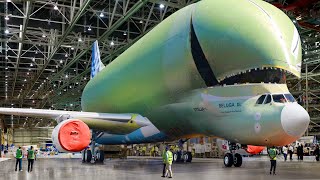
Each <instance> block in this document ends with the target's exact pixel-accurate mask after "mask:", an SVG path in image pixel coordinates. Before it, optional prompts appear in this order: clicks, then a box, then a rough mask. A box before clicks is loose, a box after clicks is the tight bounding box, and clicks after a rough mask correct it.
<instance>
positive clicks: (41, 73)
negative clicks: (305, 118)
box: [0, 0, 320, 144]
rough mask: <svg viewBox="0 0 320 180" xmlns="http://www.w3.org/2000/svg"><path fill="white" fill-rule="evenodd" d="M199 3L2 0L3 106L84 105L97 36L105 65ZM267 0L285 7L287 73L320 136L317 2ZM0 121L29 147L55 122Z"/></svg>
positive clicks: (0, 72) (0, 58) (319, 9)
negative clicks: (292, 66)
mask: <svg viewBox="0 0 320 180" xmlns="http://www.w3.org/2000/svg"><path fill="white" fill-rule="evenodd" d="M197 1H198V0H161V1H158V0H139V1H137V0H103V1H98V0H44V1H37V0H35V1H20V0H17V1H15V0H2V1H0V17H1V18H0V28H1V29H0V69H1V70H0V99H1V100H0V106H1V107H19V108H40V109H41V108H44V109H59V110H81V104H80V102H81V99H80V97H81V92H82V90H83V88H84V87H85V85H86V83H87V82H88V81H89V79H90V70H91V69H90V68H91V65H90V63H91V60H90V58H91V45H92V43H93V42H94V41H95V40H98V41H99V46H100V47H99V48H100V53H101V57H102V62H103V63H104V64H105V65H106V66H107V65H108V64H109V63H110V62H112V61H113V60H114V59H115V58H116V57H117V56H118V55H119V54H121V53H122V52H123V51H125V50H126V49H127V48H128V47H130V46H131V45H132V44H133V43H135V42H136V41H137V40H139V39H140V38H141V37H142V36H143V35H145V34H146V33H148V32H149V31H150V30H151V29H152V28H153V27H155V26H156V25H157V24H159V23H160V22H161V21H162V20H163V19H165V18H166V17H168V16H169V15H171V14H172V13H174V12H176V11H178V10H179V9H181V8H183V7H185V6H187V5H189V4H191V3H195V2H197ZM267 1H268V2H269V3H271V4H273V5H275V6H277V7H278V8H280V9H282V10H283V11H284V12H285V13H286V14H287V15H288V16H289V17H290V18H291V19H292V21H293V22H294V24H295V25H296V27H297V28H298V30H299V33H300V36H301V40H302V47H303V64H302V78H301V79H297V78H294V77H291V76H290V75H288V77H287V82H288V86H289V88H290V91H291V92H292V94H293V95H294V96H295V98H296V100H297V101H298V102H299V103H300V104H302V105H303V107H305V109H307V111H308V112H309V114H310V117H311V123H310V126H309V128H308V131H307V132H306V135H320V105H319V102H320V55H319V53H320V2H318V1H314V0H308V1H304V0H267ZM318 51H319V52H318ZM0 125H1V126H0V127H1V130H2V133H1V134H2V142H3V141H4V137H6V139H8V140H9V142H10V143H9V144H11V143H21V144H34V143H40V142H43V139H42V138H48V137H50V131H51V129H52V128H53V127H54V126H55V125H56V122H55V121H54V120H52V119H42V118H29V117H18V116H2V117H1V119H0ZM5 133H6V135H4V134H5Z"/></svg>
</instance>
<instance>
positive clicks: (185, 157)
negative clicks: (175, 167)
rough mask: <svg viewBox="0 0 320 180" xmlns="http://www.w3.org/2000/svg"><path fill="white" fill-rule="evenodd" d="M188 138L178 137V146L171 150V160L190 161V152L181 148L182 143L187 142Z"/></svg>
mask: <svg viewBox="0 0 320 180" xmlns="http://www.w3.org/2000/svg"><path fill="white" fill-rule="evenodd" d="M188 140H189V139H185V140H183V139H180V140H179V142H178V148H176V150H174V151H173V162H191V161H192V153H191V152H189V151H184V150H183V144H184V143H185V142H187V141H188Z"/></svg>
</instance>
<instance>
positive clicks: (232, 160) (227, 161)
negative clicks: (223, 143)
mask: <svg viewBox="0 0 320 180" xmlns="http://www.w3.org/2000/svg"><path fill="white" fill-rule="evenodd" d="M229 149H230V153H226V154H225V155H224V158H223V163H224V165H225V166H226V167H231V166H232V165H234V166H235V167H240V166H241V165H242V156H241V155H240V154H238V153H235V150H237V149H239V147H238V146H237V145H236V144H235V143H229Z"/></svg>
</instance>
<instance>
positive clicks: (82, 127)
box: [52, 119, 91, 152]
mask: <svg viewBox="0 0 320 180" xmlns="http://www.w3.org/2000/svg"><path fill="white" fill-rule="evenodd" d="M90 139H91V134H90V129H89V127H88V126H87V124H85V123H84V122H83V121H81V120H78V119H68V120H65V121H63V122H61V123H60V124H58V126H56V127H55V128H54V129H53V131H52V142H53V145H54V146H55V147H56V148H57V149H58V150H59V151H60V152H79V151H82V150H83V149H84V148H86V147H88V145H89V144H90Z"/></svg>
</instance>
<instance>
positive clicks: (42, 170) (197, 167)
mask: <svg viewBox="0 0 320 180" xmlns="http://www.w3.org/2000/svg"><path fill="white" fill-rule="evenodd" d="M14 165H15V161H14V160H7V161H4V162H0V179H5V180H20V179H21V180H22V179H32V180H38V179H39V180H40V179H41V180H46V179H59V180H60V179H63V180H88V179H89V180H91V179H92V180H93V179H94V180H99V179H108V180H111V179H117V180H122V179H130V180H133V179H137V180H141V179H144V180H149V179H152V180H157V179H159V180H160V179H164V178H161V177H160V176H161V171H162V163H161V160H160V159H146V158H138V159H137V158H133V159H131V158H130V159H126V160H118V159H115V160H106V161H105V163H104V164H94V165H92V164H82V163H81V162H80V160H79V159H39V160H38V161H36V162H35V165H34V170H33V172H31V173H28V172H26V170H27V162H26V161H23V170H24V171H23V172H15V171H14ZM277 165H278V169H277V175H276V176H270V175H269V174H268V173H269V171H268V170H269V162H268V161H267V160H254V159H249V160H248V159H246V160H245V162H244V164H243V166H242V167H241V168H225V167H224V166H223V163H222V160H221V159H195V160H194V162H192V163H187V164H174V165H173V172H174V178H173V179H183V180H188V179H192V180H194V179H198V180H200V179H201V180H202V179H223V180H229V179H230V180H234V179H237V180H256V179H259V180H264V179H271V177H272V179H291V180H292V179H305V180H307V179H308V180H311V179H319V178H320V171H319V169H320V162H315V161H305V162H298V161H292V162H290V161H289V162H283V160H279V161H278V164H277Z"/></svg>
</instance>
